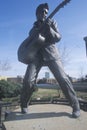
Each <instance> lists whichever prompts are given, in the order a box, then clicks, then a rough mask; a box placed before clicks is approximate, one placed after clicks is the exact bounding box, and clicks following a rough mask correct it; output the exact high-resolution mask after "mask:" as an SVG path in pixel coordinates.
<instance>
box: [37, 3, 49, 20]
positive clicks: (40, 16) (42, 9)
mask: <svg viewBox="0 0 87 130" xmlns="http://www.w3.org/2000/svg"><path fill="white" fill-rule="evenodd" d="M48 11H49V6H48V4H47V3H44V4H40V5H39V6H38V7H37V8H36V17H37V20H41V21H44V20H45V19H46V17H47V14H48Z"/></svg>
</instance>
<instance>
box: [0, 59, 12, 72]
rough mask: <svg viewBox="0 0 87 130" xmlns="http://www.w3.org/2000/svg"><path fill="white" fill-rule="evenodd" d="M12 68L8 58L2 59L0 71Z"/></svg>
mask: <svg viewBox="0 0 87 130" xmlns="http://www.w3.org/2000/svg"><path fill="white" fill-rule="evenodd" d="M9 69H11V65H10V63H9V61H8V60H5V61H1V60H0V71H7V70H9Z"/></svg>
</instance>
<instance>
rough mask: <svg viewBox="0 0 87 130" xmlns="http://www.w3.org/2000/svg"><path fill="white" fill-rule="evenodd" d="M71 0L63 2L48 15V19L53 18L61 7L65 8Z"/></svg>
mask: <svg viewBox="0 0 87 130" xmlns="http://www.w3.org/2000/svg"><path fill="white" fill-rule="evenodd" d="M70 1H71V0H64V1H63V2H61V3H60V4H59V5H58V6H57V7H56V8H55V9H54V10H53V12H52V13H51V14H50V15H49V16H48V17H47V19H49V18H50V19H51V18H52V17H53V16H54V15H55V14H56V13H57V12H58V11H59V10H60V9H61V8H63V7H64V6H65V5H66V4H67V3H69V2H70Z"/></svg>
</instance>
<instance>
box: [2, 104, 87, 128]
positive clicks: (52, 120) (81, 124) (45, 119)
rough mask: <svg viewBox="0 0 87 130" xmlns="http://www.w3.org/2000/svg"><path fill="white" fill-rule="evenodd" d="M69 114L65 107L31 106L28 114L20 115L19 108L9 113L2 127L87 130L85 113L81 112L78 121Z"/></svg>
mask: <svg viewBox="0 0 87 130" xmlns="http://www.w3.org/2000/svg"><path fill="white" fill-rule="evenodd" d="M71 112H72V109H71V107H69V106H66V105H58V104H40V105H31V106H29V114H24V115H23V114H21V113H20V108H19V109H17V110H16V111H14V112H13V113H11V114H10V115H9V116H8V119H7V121H5V122H4V126H5V130H87V112H84V111H82V110H81V117H80V118H78V119H74V118H72V117H71ZM3 130H4V129H3Z"/></svg>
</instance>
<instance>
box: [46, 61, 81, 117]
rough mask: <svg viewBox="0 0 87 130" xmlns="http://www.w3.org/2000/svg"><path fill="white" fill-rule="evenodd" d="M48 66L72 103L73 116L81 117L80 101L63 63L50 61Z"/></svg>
mask: <svg viewBox="0 0 87 130" xmlns="http://www.w3.org/2000/svg"><path fill="white" fill-rule="evenodd" d="M48 66H49V68H50V70H51V71H52V73H53V74H54V77H55V78H56V80H57V81H58V83H59V85H60V87H61V89H62V91H63V93H64V95H65V96H66V98H67V99H68V100H69V102H70V105H71V106H72V108H73V116H76V117H79V116H80V106H79V101H78V98H77V96H76V93H75V91H74V89H73V86H72V83H71V82H70V80H69V78H68V77H67V75H66V74H65V72H64V70H63V67H62V64H61V62H60V61H51V62H50V63H48Z"/></svg>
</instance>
